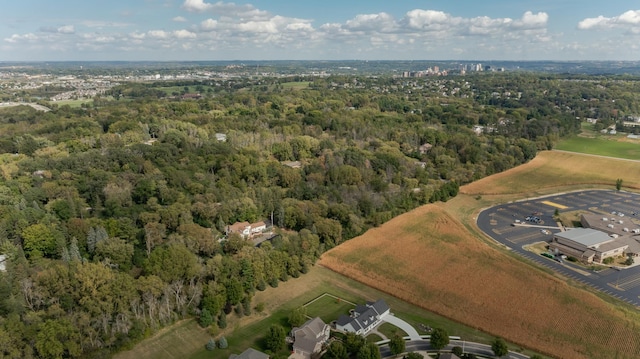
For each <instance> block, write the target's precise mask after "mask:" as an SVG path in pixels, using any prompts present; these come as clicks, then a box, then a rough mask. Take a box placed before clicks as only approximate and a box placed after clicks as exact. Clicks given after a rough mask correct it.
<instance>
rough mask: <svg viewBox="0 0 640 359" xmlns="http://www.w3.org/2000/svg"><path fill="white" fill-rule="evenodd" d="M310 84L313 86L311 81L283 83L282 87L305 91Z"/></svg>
mask: <svg viewBox="0 0 640 359" xmlns="http://www.w3.org/2000/svg"><path fill="white" fill-rule="evenodd" d="M309 84H311V81H301V82H283V83H282V84H281V85H282V87H283V88H292V89H305V88H308V87H309Z"/></svg>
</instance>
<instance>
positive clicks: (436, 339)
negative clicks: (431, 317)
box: [430, 328, 449, 350]
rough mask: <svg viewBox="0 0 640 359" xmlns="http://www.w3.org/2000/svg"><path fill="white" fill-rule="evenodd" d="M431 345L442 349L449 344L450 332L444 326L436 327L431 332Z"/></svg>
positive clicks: (436, 348)
mask: <svg viewBox="0 0 640 359" xmlns="http://www.w3.org/2000/svg"><path fill="white" fill-rule="evenodd" d="M430 342H431V347H433V349H435V350H440V349H442V348H444V347H446V346H447V345H449V333H447V331H446V330H444V329H442V328H435V329H434V330H433V332H432V333H431V339H430Z"/></svg>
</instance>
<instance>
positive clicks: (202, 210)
mask: <svg viewBox="0 0 640 359" xmlns="http://www.w3.org/2000/svg"><path fill="white" fill-rule="evenodd" d="M639 87H640V85H639V84H638V82H637V79H633V78H627V77H625V78H615V77H595V76H594V77H585V76H582V77H563V76H561V75H545V74H528V73H517V74H509V73H506V74H491V75H489V74H487V75H474V76H466V77H465V76H456V77H428V78H394V77H390V76H330V77H322V78H320V77H301V76H292V77H288V78H284V79H283V78H247V79H233V80H216V81H213V80H212V81H208V82H196V81H186V82H184V81H183V82H175V83H167V82H158V83H140V82H138V83H125V84H122V85H120V86H118V87H115V88H113V89H111V90H110V92H109V93H108V94H105V95H104V96H98V97H96V98H94V99H93V101H91V102H88V103H85V104H83V105H82V106H79V107H70V106H67V105H65V106H57V105H56V104H55V103H50V102H48V101H45V100H41V99H38V102H40V103H42V104H43V105H46V106H49V107H51V108H52V111H49V112H40V111H36V110H34V109H33V108H31V107H27V106H18V107H11V108H4V109H0V254H2V255H3V256H4V257H5V258H6V260H5V262H4V264H5V267H6V271H1V272H0V358H32V357H39V358H81V357H94V358H95V357H98V358H99V357H109V356H110V355H111V354H112V353H114V352H116V351H119V350H123V349H127V348H130V347H131V346H132V345H133V344H135V343H136V342H138V341H140V340H141V339H143V338H145V337H147V336H149V335H150V334H152V333H154V332H155V331H157V330H158V329H160V328H162V327H164V326H166V325H169V324H171V323H173V322H175V321H177V320H179V319H182V318H187V317H196V318H198V320H199V322H200V323H201V325H202V326H209V325H212V326H218V327H220V328H224V326H226V317H227V316H230V315H234V316H246V315H252V314H253V313H252V312H254V311H255V307H254V305H255V303H252V297H253V294H254V293H255V292H256V291H261V290H264V289H265V288H267V286H272V287H275V286H278V283H279V282H281V281H286V280H288V279H289V278H291V277H294V278H295V277H299V276H303V275H304V273H305V272H306V271H307V270H308V269H309V268H310V266H313V265H314V263H315V261H316V260H317V258H318V257H319V255H320V254H321V253H323V252H324V251H326V250H327V249H330V248H332V247H334V246H337V245H339V244H340V243H342V242H344V241H346V240H349V239H350V238H353V237H355V236H357V235H360V234H362V233H364V232H365V231H366V230H367V229H369V228H372V227H375V226H378V225H380V224H382V223H384V222H386V221H388V220H390V219H391V218H393V217H395V216H397V215H399V214H401V213H405V212H407V211H409V210H411V209H413V208H415V207H417V206H420V205H423V204H426V203H430V202H437V201H446V200H447V199H449V198H451V197H453V196H455V195H456V194H457V192H458V187H459V186H460V185H462V184H466V183H470V182H472V181H474V180H478V179H480V178H483V177H485V176H488V175H491V174H494V173H498V172H501V171H504V170H506V169H509V168H512V167H515V166H518V165H519V164H522V163H525V162H527V161H529V160H531V159H533V158H534V157H535V156H536V153H537V151H539V150H547V149H551V148H553V146H554V144H555V143H556V142H557V141H558V140H559V139H560V138H562V137H565V136H570V135H574V134H576V133H578V132H579V130H580V123H581V121H582V119H585V118H597V119H598V121H599V126H602V128H604V127H607V126H610V125H612V124H613V125H615V124H616V123H622V120H623V119H625V118H626V117H627V116H637V115H638V114H640V109H638V106H639V104H640V101H639V99H638V96H639V95H638V94H640V91H639V90H640V88H639ZM190 94H191V95H192V96H188V95H190ZM194 94H197V96H194ZM24 95H26V96H29V94H28V93H27V94H24ZM33 96H35V94H33ZM221 135H224V136H221ZM292 163H296V164H297V165H295V166H293V165H292ZM245 221H246V222H256V221H264V222H266V223H267V224H268V225H269V227H270V228H271V231H272V232H273V233H274V235H273V236H271V237H270V239H269V240H267V241H264V242H262V243H260V245H254V243H253V242H252V241H251V240H247V239H244V238H243V237H241V236H240V235H238V234H236V233H233V234H228V233H227V232H228V228H229V226H230V225H232V224H234V223H236V222H245Z"/></svg>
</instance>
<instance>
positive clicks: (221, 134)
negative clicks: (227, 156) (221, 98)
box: [216, 133, 227, 142]
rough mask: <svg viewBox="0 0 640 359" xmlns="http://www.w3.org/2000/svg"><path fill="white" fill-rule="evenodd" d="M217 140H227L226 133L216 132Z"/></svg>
mask: <svg viewBox="0 0 640 359" xmlns="http://www.w3.org/2000/svg"><path fill="white" fill-rule="evenodd" d="M216 140H218V141H220V142H227V135H226V134H224V133H216Z"/></svg>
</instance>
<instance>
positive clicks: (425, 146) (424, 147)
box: [418, 143, 433, 155]
mask: <svg viewBox="0 0 640 359" xmlns="http://www.w3.org/2000/svg"><path fill="white" fill-rule="evenodd" d="M432 147H433V145H431V144H430V143H425V144H423V145H422V146H420V147H418V152H419V153H420V154H421V155H425V154H427V152H429V150H430V149H431V148H432Z"/></svg>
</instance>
